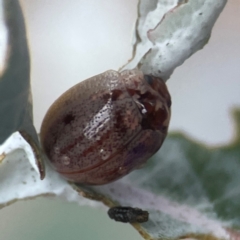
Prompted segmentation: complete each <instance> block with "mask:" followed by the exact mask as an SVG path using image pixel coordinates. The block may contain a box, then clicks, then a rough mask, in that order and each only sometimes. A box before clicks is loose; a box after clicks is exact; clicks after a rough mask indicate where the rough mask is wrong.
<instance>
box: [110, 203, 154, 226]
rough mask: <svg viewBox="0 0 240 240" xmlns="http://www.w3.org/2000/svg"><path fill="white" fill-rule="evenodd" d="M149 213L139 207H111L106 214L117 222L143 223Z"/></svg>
mask: <svg viewBox="0 0 240 240" xmlns="http://www.w3.org/2000/svg"><path fill="white" fill-rule="evenodd" d="M148 215H149V213H148V212H147V211H143V210H142V209H140V208H132V207H121V206H118V207H112V208H110V209H109V210H108V216H109V217H110V218H111V219H114V220H115V221H117V222H123V223H143V222H147V221H148Z"/></svg>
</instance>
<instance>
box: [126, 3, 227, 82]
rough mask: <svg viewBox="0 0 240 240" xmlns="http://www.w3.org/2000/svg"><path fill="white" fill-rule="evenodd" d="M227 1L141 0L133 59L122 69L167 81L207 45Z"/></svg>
mask: <svg viewBox="0 0 240 240" xmlns="http://www.w3.org/2000/svg"><path fill="white" fill-rule="evenodd" d="M226 2H227V1H226V0H218V1H215V0H186V1H178V0H173V1H165V0H158V1H148V0H140V2H139V9H138V21H137V26H136V33H135V40H136V41H135V45H134V52H133V58H132V59H131V60H130V61H129V63H127V64H126V65H125V66H124V67H123V69H132V68H135V67H138V68H139V69H141V70H142V71H143V73H144V74H150V75H153V76H158V77H161V78H163V79H164V80H167V79H168V78H169V77H170V75H171V74H172V73H173V71H174V69H175V68H176V67H178V66H180V65H181V64H182V63H183V62H184V61H185V60H186V59H187V58H189V57H190V56H191V55H192V54H193V53H195V52H196V51H198V50H200V49H202V48H203V47H204V45H205V44H206V43H207V42H208V40H209V38H210V35H211V30H212V27H213V25H214V23H215V21H216V20H217V18H218V16H219V14H220V13H221V11H222V9H223V8H224V6H225V4H226Z"/></svg>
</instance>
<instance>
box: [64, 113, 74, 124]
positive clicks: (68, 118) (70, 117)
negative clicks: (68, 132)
mask: <svg viewBox="0 0 240 240" xmlns="http://www.w3.org/2000/svg"><path fill="white" fill-rule="evenodd" d="M74 119H75V116H73V115H72V114H71V113H69V114H67V115H66V116H65V117H64V118H63V122H64V124H65V125H68V124H69V123H71V122H72V121H73V120H74Z"/></svg>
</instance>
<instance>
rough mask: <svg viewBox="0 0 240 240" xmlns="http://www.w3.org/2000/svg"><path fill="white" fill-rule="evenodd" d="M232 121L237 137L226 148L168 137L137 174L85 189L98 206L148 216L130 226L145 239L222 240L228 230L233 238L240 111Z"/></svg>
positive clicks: (238, 224) (239, 221) (238, 201)
mask: <svg viewBox="0 0 240 240" xmlns="http://www.w3.org/2000/svg"><path fill="white" fill-rule="evenodd" d="M234 116H235V121H236V125H237V127H236V133H237V138H236V139H235V141H234V142H233V143H232V144H230V145H228V146H222V147H219V148H213V149H211V148H208V147H207V146H204V145H203V144H200V143H197V142H195V141H193V140H191V139H189V138H188V137H187V136H185V135H183V134H181V133H178V134H177V133H172V134H170V135H169V136H168V138H167V139H166V141H165V142H164V144H163V146H162V148H161V150H160V151H159V152H158V153H157V154H155V155H154V157H152V159H150V160H149V161H148V162H147V163H146V165H145V166H144V167H143V168H142V169H139V170H136V171H134V172H133V173H131V174H129V175H128V176H126V177H124V178H123V179H122V180H120V181H117V182H114V183H112V184H108V185H105V186H102V187H92V188H89V189H93V191H94V192H95V191H96V192H97V193H98V194H102V195H103V196H104V198H103V202H105V203H107V204H108V205H110V206H112V205H121V206H131V207H138V208H142V209H144V210H147V211H149V214H150V215H149V217H150V220H149V221H148V222H147V223H143V224H141V226H139V225H138V224H135V225H134V226H135V227H136V228H137V229H138V230H139V231H140V233H144V234H145V236H146V235H147V236H148V237H149V236H150V239H166V238H170V239H175V238H180V237H183V236H191V235H192V236H200V238H201V239H203V238H205V237H206V236H207V235H209V234H210V235H212V236H215V237H217V238H219V239H222V238H223V239H227V238H229V236H230V235H229V234H230V231H232V232H234V230H230V229H231V228H235V229H236V231H235V234H236V236H237V234H238V232H237V229H240V216H239V212H240V190H239V189H240V188H239V182H240V175H239V169H240V138H239V136H240V110H238V111H235V112H234ZM89 189H88V191H89ZM92 194H93V193H92ZM106 199H107V200H106ZM109 202H111V204H109ZM144 234H143V235H144ZM239 236H240V233H239ZM239 236H238V237H239ZM148 237H147V238H146V239H148Z"/></svg>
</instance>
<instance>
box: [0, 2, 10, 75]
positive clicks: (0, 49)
mask: <svg viewBox="0 0 240 240" xmlns="http://www.w3.org/2000/svg"><path fill="white" fill-rule="evenodd" d="M7 39H8V34H7V28H6V25H5V21H4V10H3V0H0V76H1V75H2V73H3V72H4V69H5V67H6V59H7V49H8V44H7Z"/></svg>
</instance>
